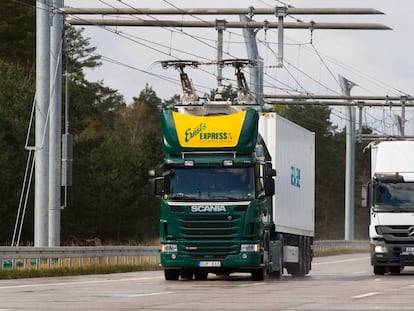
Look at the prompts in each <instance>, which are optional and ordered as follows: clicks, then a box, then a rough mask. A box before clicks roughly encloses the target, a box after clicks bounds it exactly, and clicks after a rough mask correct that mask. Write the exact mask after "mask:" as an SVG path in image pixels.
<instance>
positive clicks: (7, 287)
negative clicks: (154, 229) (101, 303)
mask: <svg viewBox="0 0 414 311" xmlns="http://www.w3.org/2000/svg"><path fill="white" fill-rule="evenodd" d="M163 278H164V277H163V276H159V277H158V276H156V277H143V278H129V279H113V280H95V281H77V282H60V283H34V284H25V285H11V286H0V290H1V289H19V288H30V287H48V286H70V285H89V284H98V283H111V282H130V281H146V280H152V279H163Z"/></svg>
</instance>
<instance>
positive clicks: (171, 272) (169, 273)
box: [164, 269, 180, 281]
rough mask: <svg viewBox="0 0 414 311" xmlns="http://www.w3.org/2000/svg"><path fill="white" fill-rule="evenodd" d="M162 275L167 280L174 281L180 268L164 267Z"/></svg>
mask: <svg viewBox="0 0 414 311" xmlns="http://www.w3.org/2000/svg"><path fill="white" fill-rule="evenodd" d="M164 277H165V279H166V280H167V281H176V280H178V278H179V277H180V270H177V269H165V270H164Z"/></svg>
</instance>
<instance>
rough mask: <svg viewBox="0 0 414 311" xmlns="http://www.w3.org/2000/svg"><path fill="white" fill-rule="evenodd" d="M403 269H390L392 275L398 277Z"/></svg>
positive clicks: (398, 267)
mask: <svg viewBox="0 0 414 311" xmlns="http://www.w3.org/2000/svg"><path fill="white" fill-rule="evenodd" d="M401 270H402V269H401V267H400V266H397V267H390V273H391V274H394V275H398V274H400V273H401Z"/></svg>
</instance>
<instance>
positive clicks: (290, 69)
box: [65, 0, 414, 135]
mask: <svg viewBox="0 0 414 311" xmlns="http://www.w3.org/2000/svg"><path fill="white" fill-rule="evenodd" d="M283 5H290V6H294V7H297V8H305V7H312V8H322V7H326V8H334V7H351V8H374V9H377V10H379V11H382V12H383V13H384V15H362V16H350V15H335V16H308V15H302V16H292V17H290V16H289V17H287V18H286V21H289V22H294V21H295V20H296V19H300V20H303V21H306V22H309V21H311V20H313V21H315V22H345V23H350V22H367V23H381V24H385V25H386V26H389V27H391V28H392V30H318V29H317V30H314V31H313V33H312V34H311V32H310V30H293V29H286V30H285V47H284V66H283V68H276V66H275V65H276V64H277V61H276V54H277V50H278V47H277V29H272V30H268V31H264V30H262V29H261V30H259V31H258V32H257V39H258V49H259V54H260V56H261V57H262V58H263V60H264V73H265V78H264V84H265V89H264V93H265V94H302V93H312V94H316V95H340V94H341V91H340V86H339V84H338V75H342V76H344V77H346V78H347V79H349V80H351V81H352V82H354V83H355V84H356V86H355V87H354V88H353V89H352V92H351V94H352V95H355V96H357V95H378V96H386V95H389V96H401V95H411V96H414V83H413V82H414V79H413V78H412V76H413V72H414V65H413V60H412V54H413V52H412V51H413V48H414V41H413V40H411V33H412V32H413V30H414V18H412V16H413V13H412V12H414V1H412V0H399V1H390V0H358V1H356V0H324V1H323V0H313V1H309V0H283V1H275V0H251V1H245V0H221V1H216V0H210V1H208V2H206V1H194V0H191V1H190V0H140V1H136V0H135V1H134V0H129V1H127V0H100V1H99V0H88V1H85V0H65V6H68V7H79V8H81V7H115V8H122V7H141V8H174V7H176V8H192V7H222V8H234V7H242V8H246V7H250V6H253V7H255V8H269V7H275V6H283ZM83 17H85V16H83ZM89 17H90V18H100V16H99V17H97V16H89ZM105 18H108V17H105ZM120 18H123V19H126V18H137V17H132V16H122V17H120ZM138 18H142V19H147V20H154V19H170V20H211V21H213V20H215V19H225V20H227V21H238V20H239V19H238V17H237V16H216V15H211V16H182V15H178V16H168V17H163V16H142V15H140V16H139V17H138ZM253 18H254V20H256V21H263V20H265V19H266V20H268V21H271V22H276V21H277V19H276V17H275V16H260V15H256V16H254V17H253ZM84 28H85V31H84V36H85V37H87V38H90V44H91V46H95V47H96V48H97V50H96V53H97V54H99V55H101V56H102V66H101V67H100V68H98V69H94V70H91V71H86V72H85V73H86V77H87V78H88V79H89V80H92V81H103V83H104V84H105V85H106V86H108V87H111V88H113V89H116V90H118V91H119V93H120V94H122V95H123V96H124V98H125V101H126V103H127V104H128V103H131V102H132V98H133V97H134V96H138V95H139V93H140V91H141V90H142V89H144V88H145V86H146V84H148V85H149V86H151V87H152V88H153V89H154V90H155V92H156V93H157V95H158V97H160V98H161V99H169V98H171V97H172V96H173V95H175V94H180V93H181V86H180V83H179V75H178V72H177V71H175V70H174V69H163V68H162V66H161V65H160V64H159V62H160V61H162V60H173V59H186V60H198V61H214V60H215V59H216V57H217V50H216V46H217V31H216V30H215V29H213V28H180V29H178V28H158V27H100V26H84ZM223 46H224V48H223V51H224V56H223V58H225V59H226V58H247V53H246V47H245V43H244V38H243V36H242V32H241V30H240V29H226V30H225V31H224V43H223ZM187 73H188V74H189V76H190V78H191V79H192V81H193V84H194V86H195V88H196V91H197V93H198V94H199V95H203V94H205V93H209V92H210V90H211V89H213V88H215V87H216V86H217V81H216V73H217V70H216V67H215V66H203V67H202V68H198V69H192V68H189V69H188V70H187ZM223 73H224V75H225V78H226V81H225V84H232V85H233V86H234V85H235V80H234V79H235V76H234V72H233V70H232V69H226V70H224V72H223ZM246 76H247V77H248V75H246ZM332 114H333V119H334V120H335V123H336V124H337V125H338V127H339V128H342V127H344V126H345V124H346V114H345V110H344V108H333V113H332ZM399 114H401V109H400V108H396V107H394V108H392V109H391V108H390V107H383V108H367V109H364V111H363V117H362V121H363V123H364V124H367V125H369V126H371V127H372V128H373V129H374V130H375V131H377V132H378V133H387V134H393V135H395V134H398V131H397V128H396V126H395V124H394V118H395V115H399ZM406 119H407V122H406V134H407V135H414V126H413V123H414V111H413V108H407V110H406Z"/></svg>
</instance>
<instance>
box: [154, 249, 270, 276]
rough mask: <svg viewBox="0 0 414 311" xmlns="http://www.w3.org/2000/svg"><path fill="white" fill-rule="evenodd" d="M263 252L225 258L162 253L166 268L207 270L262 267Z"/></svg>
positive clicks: (163, 263)
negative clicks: (200, 257)
mask: <svg viewBox="0 0 414 311" xmlns="http://www.w3.org/2000/svg"><path fill="white" fill-rule="evenodd" d="M261 262H262V254H261V253H239V254H236V255H227V256H226V257H225V258H220V259H217V258H214V259H209V258H202V259H199V258H193V257H192V256H190V255H183V254H179V253H161V266H163V267H164V268H177V269H188V270H198V269H202V270H205V271H210V272H214V271H234V272H236V271H252V270H255V269H258V268H260V266H261Z"/></svg>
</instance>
